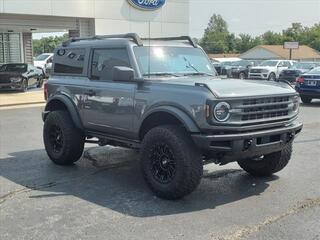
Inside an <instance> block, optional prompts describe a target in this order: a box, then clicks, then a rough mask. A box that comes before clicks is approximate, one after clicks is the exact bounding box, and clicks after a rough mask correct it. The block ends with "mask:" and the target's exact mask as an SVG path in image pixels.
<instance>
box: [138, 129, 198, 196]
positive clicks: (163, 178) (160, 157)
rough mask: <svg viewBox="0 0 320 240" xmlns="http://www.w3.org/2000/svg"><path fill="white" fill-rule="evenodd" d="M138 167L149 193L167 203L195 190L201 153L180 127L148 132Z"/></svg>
mask: <svg viewBox="0 0 320 240" xmlns="http://www.w3.org/2000/svg"><path fill="white" fill-rule="evenodd" d="M141 164H142V170H143V174H144V178H145V180H146V182H147V183H148V185H149V187H150V188H151V190H152V191H153V192H154V193H155V194H156V195H157V196H158V197H160V198H164V199H170V200H173V199H179V198H182V197H184V196H186V195H188V194H190V193H191V192H192V191H194V190H195V189H196V187H197V186H198V185H199V183H200V181H201V177H202V172H203V165H202V158H201V154H200V153H199V151H198V150H197V149H196V147H195V146H194V144H193V142H192V139H191V138H190V136H189V135H188V134H187V132H186V130H185V129H184V128H182V127H180V126H172V125H165V126H160V127H156V128H154V129H151V130H150V131H149V132H148V133H147V134H146V136H145V137H144V139H143V142H142V146H141Z"/></svg>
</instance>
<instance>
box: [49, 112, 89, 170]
mask: <svg viewBox="0 0 320 240" xmlns="http://www.w3.org/2000/svg"><path fill="white" fill-rule="evenodd" d="M43 141H44V145H45V149H46V151H47V154H48V156H49V157H50V159H51V160H52V161H53V162H54V163H56V164H58V165H70V164H72V163H74V162H76V161H78V160H79V158H80V157H81V155H82V152H83V148H84V136H83V134H82V132H81V131H80V130H79V129H77V128H76V127H75V126H74V124H73V122H72V120H71V118H70V116H69V113H68V112H66V111H53V112H50V113H49V115H48V117H47V118H46V120H45V122H44V127H43Z"/></svg>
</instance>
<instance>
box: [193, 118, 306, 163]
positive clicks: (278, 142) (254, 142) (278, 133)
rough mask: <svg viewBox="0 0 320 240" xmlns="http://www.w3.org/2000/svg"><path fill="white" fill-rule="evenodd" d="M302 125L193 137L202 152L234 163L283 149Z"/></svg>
mask: <svg viewBox="0 0 320 240" xmlns="http://www.w3.org/2000/svg"><path fill="white" fill-rule="evenodd" d="M302 126H303V125H302V123H293V124H291V125H289V126H286V127H281V128H275V129H268V130H262V131H255V132H244V133H234V134H222V135H203V134H195V135H192V139H193V141H194V143H195V144H196V145H197V146H198V148H199V149H201V150H202V152H204V153H206V154H210V155H213V156H215V157H217V158H220V160H221V161H222V162H232V161H237V160H240V159H245V158H249V157H256V156H261V155H265V154H269V153H272V152H277V151H280V150H281V149H283V148H284V147H285V146H286V144H288V143H290V142H291V141H293V139H294V137H295V135H297V134H298V133H299V132H300V131H301V130H302Z"/></svg>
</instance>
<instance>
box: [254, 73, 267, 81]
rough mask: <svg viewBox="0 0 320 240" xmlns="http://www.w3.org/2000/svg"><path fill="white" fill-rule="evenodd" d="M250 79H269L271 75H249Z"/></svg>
mask: <svg viewBox="0 0 320 240" xmlns="http://www.w3.org/2000/svg"><path fill="white" fill-rule="evenodd" d="M249 78H250V79H264V80H266V79H268V78H269V75H268V73H249Z"/></svg>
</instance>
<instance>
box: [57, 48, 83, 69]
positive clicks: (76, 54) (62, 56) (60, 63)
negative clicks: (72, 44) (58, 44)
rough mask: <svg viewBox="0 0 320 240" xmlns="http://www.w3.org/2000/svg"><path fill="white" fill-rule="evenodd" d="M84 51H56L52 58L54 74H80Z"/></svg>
mask: <svg viewBox="0 0 320 240" xmlns="http://www.w3.org/2000/svg"><path fill="white" fill-rule="evenodd" d="M84 57H85V49H58V50H57V53H56V54H55V56H54V60H55V64H54V73H65V74H82V72H83V65H84Z"/></svg>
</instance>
